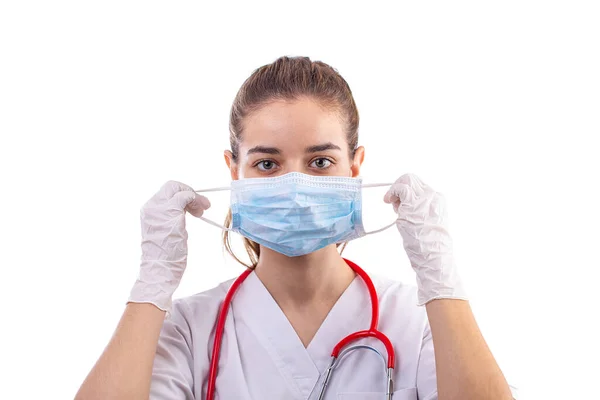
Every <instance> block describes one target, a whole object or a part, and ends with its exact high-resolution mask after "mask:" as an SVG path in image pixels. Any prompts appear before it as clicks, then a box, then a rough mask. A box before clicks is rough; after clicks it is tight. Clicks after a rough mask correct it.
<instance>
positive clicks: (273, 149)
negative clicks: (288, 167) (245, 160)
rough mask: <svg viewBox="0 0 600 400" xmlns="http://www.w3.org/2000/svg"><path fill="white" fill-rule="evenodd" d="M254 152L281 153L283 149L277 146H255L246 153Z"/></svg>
mask: <svg viewBox="0 0 600 400" xmlns="http://www.w3.org/2000/svg"><path fill="white" fill-rule="evenodd" d="M252 153H265V154H281V150H279V149H278V148H277V147H265V146H255V147H253V148H251V149H250V150H248V153H246V155H250V154H252Z"/></svg>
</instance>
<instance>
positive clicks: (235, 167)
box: [223, 150, 238, 181]
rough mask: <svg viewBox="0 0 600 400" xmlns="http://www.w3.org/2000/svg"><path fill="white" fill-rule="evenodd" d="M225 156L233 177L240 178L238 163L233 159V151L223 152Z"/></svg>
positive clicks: (235, 179)
mask: <svg viewBox="0 0 600 400" xmlns="http://www.w3.org/2000/svg"><path fill="white" fill-rule="evenodd" d="M223 155H224V156H225V163H226V164H227V168H229V172H230V173H231V179H232V180H234V181H237V180H238V165H237V163H236V162H235V160H234V159H233V153H232V152H231V151H229V150H225V153H223Z"/></svg>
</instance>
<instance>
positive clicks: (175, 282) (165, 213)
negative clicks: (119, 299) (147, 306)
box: [128, 181, 210, 313]
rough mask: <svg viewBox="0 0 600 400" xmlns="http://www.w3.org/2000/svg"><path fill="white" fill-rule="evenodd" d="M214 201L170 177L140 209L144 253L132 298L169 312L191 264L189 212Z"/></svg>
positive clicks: (194, 212) (197, 213) (197, 212)
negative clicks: (186, 218)
mask: <svg viewBox="0 0 600 400" xmlns="http://www.w3.org/2000/svg"><path fill="white" fill-rule="evenodd" d="M209 207H210V202H209V201H208V199H207V198H206V197H204V196H201V195H199V194H196V193H195V192H194V189H192V188H191V187H189V186H187V185H185V184H183V183H181V182H176V181H168V182H167V183H165V184H164V185H163V186H162V187H161V188H160V190H159V191H158V192H157V193H156V194H155V195H154V196H153V197H152V198H151V199H150V200H148V201H147V202H146V204H144V206H143V207H142V208H141V210H140V220H141V224H142V257H141V263H140V272H139V275H138V278H137V280H136V282H135V284H134V285H133V288H132V289H131V293H130V296H129V300H128V302H133V303H152V304H154V305H155V306H156V307H158V308H160V309H161V310H163V311H167V313H168V312H169V311H170V309H171V304H172V296H173V293H174V292H175V289H177V287H178V286H179V282H180V281H181V277H182V275H183V272H184V271H185V267H186V265H187V254H188V249H187V239H188V233H187V231H186V229H185V212H186V211H188V212H189V213H190V214H192V215H194V216H196V217H200V216H201V215H202V214H203V212H204V210H206V209H208V208H209Z"/></svg>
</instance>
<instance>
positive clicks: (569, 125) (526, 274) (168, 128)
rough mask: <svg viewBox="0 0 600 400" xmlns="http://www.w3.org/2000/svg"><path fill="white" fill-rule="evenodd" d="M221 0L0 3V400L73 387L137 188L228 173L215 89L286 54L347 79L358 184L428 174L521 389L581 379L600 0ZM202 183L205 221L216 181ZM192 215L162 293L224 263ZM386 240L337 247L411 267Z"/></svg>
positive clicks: (226, 267)
mask: <svg viewBox="0 0 600 400" xmlns="http://www.w3.org/2000/svg"><path fill="white" fill-rule="evenodd" d="M218 4H219V5H214V4H212V3H208V2H155V1H143V2H142V1H138V2H131V1H104V2H94V3H92V2H83V1H71V2H67V1H53V2H41V1H40V2H28V1H18V2H17V1H6V2H3V3H2V5H0V61H1V62H0V133H1V135H2V136H1V143H0V163H1V165H0V167H1V169H0V171H1V174H2V181H1V190H2V193H1V196H0V201H1V207H0V213H1V214H0V217H1V219H0V226H1V235H2V236H1V241H0V246H1V254H2V261H1V263H0V267H1V273H0V284H1V289H0V296H2V298H1V302H0V304H1V306H2V312H3V318H2V329H1V331H0V335H1V342H0V343H1V349H2V350H1V355H0V368H1V374H0V398H10V399H34V398H48V399H65V398H72V397H73V396H74V394H75V392H76V391H77V389H78V387H79V385H80V384H81V382H82V381H83V379H84V378H85V376H86V375H87V373H88V372H89V370H90V369H91V368H92V366H93V364H94V363H95V361H96V360H97V358H98V357H99V356H100V354H101V352H102V350H103V349H104V346H105V345H106V344H107V343H108V341H109V339H110V337H111V335H112V333H113V330H114V328H115V327H116V324H117V322H118V320H119V318H120V316H121V313H122V311H123V309H124V305H125V301H126V299H127V296H128V295H129V289H130V288H131V285H132V284H133V282H134V280H135V278H136V275H137V271H138V265H139V257H140V255H141V250H140V246H139V244H140V226H139V210H140V208H141V206H142V205H143V204H144V203H145V202H146V200H148V199H149V198H150V197H151V196H152V195H153V194H154V193H155V192H156V191H157V190H158V189H159V188H160V186H161V185H162V184H163V183H164V182H165V181H167V180H170V179H173V180H178V181H181V182H184V183H186V184H188V185H190V186H192V187H194V188H195V189H203V188H210V187H215V186H226V185H228V184H229V174H228V170H227V168H226V166H225V163H224V161H223V155H222V154H223V150H225V149H226V148H228V117H229V110H230V106H231V103H232V101H233V98H234V96H235V94H236V92H237V90H238V89H239V87H240V85H241V84H242V82H243V81H244V80H245V79H246V78H247V77H248V76H249V75H250V74H251V73H252V71H253V70H254V69H255V68H258V67H260V66H262V65H264V64H267V63H270V62H272V61H274V60H275V59H276V58H277V57H279V56H282V55H289V56H294V55H302V56H309V57H310V58H311V59H312V60H321V61H324V62H326V63H328V64H330V65H332V66H333V67H335V68H337V69H338V71H339V72H340V73H341V74H342V76H343V77H344V78H345V79H346V80H347V81H348V83H349V84H350V87H351V88H352V90H353V93H354V96H355V99H356V102H357V104H358V107H359V112H360V117H361V125H360V138H359V142H360V144H361V145H364V146H365V147H366V159H365V163H364V168H363V170H362V176H363V177H364V180H365V182H367V183H375V182H390V181H394V180H395V179H396V178H398V177H399V176H400V175H402V174H404V173H407V172H413V173H416V174H417V175H418V176H419V177H421V178H422V179H423V180H424V181H425V182H426V183H427V184H429V185H430V186H432V187H433V188H434V189H435V190H437V191H439V192H441V193H443V194H444V195H445V196H446V198H447V201H448V207H449V221H450V229H451V233H452V236H453V239H454V246H455V252H456V257H457V262H458V265H459V268H460V272H461V275H462V277H463V280H464V281H465V284H466V287H467V289H468V291H469V295H470V298H471V305H472V308H473V310H474V312H475V316H476V318H477V321H478V323H479V325H480V327H481V330H482V332H483V334H484V337H485V339H486V340H487V342H488V344H489V346H490V348H491V349H492V352H493V354H494V355H495V357H496V359H497V360H498V362H499V364H500V366H501V368H502V369H503V371H504V373H505V375H506V376H507V378H508V380H509V382H510V383H511V384H512V385H514V386H517V387H518V388H519V394H520V396H521V397H520V398H521V399H566V398H569V399H577V398H595V396H596V395H598V386H597V379H598V373H599V372H600V369H599V368H598V356H599V354H598V353H599V351H598V350H599V345H598V338H599V337H600V331H599V328H598V315H599V314H600V313H599V312H598V299H597V297H596V296H597V291H598V276H599V274H598V268H599V267H600V261H599V257H598V250H599V249H600V245H599V241H600V235H599V233H598V228H599V226H600V215H599V214H600V212H599V211H598V210H599V208H598V204H599V201H600V196H599V194H598V172H599V171H600V165H599V161H598V149H599V145H598V135H599V134H600V123H599V113H600V79H599V76H600V73H599V71H600V59H599V51H600V50H599V49H600V40H599V38H600V29H599V24H598V21H599V20H600V15H599V12H598V6H597V2H593V1H588V2H584V1H523V0H519V1H503V2H482V1H460V0H458V1H452V2H450V1H444V2H441V1H422V2H388V3H383V2H368V3H367V2H364V1H362V2H357V3H356V4H355V3H351V2H347V1H344V2H316V1H314V2H313V1H303V2H281V1H278V2H275V1H273V2H264V1H259V2H256V1H252V2H240V3H232V2H230V1H223V2H219V3H218ZM367 4H368V5H367ZM384 192H385V189H369V191H368V192H366V193H365V197H366V203H367V206H366V211H365V218H366V220H367V222H366V224H367V227H369V226H371V227H373V228H375V227H377V226H378V225H384V224H386V223H387V222H388V220H389V219H390V218H393V211H392V210H391V206H390V205H387V204H385V203H383V201H382V197H383V193H384ZM209 198H210V199H211V201H212V203H213V208H212V209H211V210H209V211H208V212H207V214H206V215H207V216H208V217H212V218H213V219H215V220H218V221H222V220H223V218H224V216H225V213H226V210H227V205H228V204H227V203H228V193H227V192H222V193H217V194H211V195H209ZM187 221H188V224H187V226H188V232H189V258H188V269H187V271H186V275H185V276H184V279H183V282H182V283H181V286H180V288H179V289H178V291H177V292H176V294H175V297H181V296H186V295H190V294H192V293H196V292H199V291H202V290H205V289H208V288H211V287H213V286H214V285H216V284H217V283H219V282H221V281H223V280H226V279H229V278H232V277H234V276H236V275H238V274H239V273H240V272H241V271H242V267H240V266H239V265H236V264H235V263H234V262H233V261H232V260H231V259H230V258H229V257H228V256H225V255H224V254H223V251H222V247H221V244H220V231H219V230H218V229H217V228H215V227H212V226H209V225H207V224H206V223H204V222H202V221H200V220H197V219H194V218H193V217H191V216H190V215H188V218H187ZM401 243H402V242H401V237H400V235H399V233H398V232H397V231H396V230H395V228H392V229H389V230H387V231H385V232H383V233H380V234H378V235H375V236H370V237H366V238H363V239H359V240H357V241H355V242H352V243H351V244H350V245H349V246H348V248H347V251H346V252H345V255H346V256H347V257H348V258H350V259H353V260H354V261H356V262H358V263H359V264H360V265H362V266H363V267H364V268H365V269H366V270H367V271H368V272H369V273H373V274H376V273H380V274H384V275H387V276H390V277H393V278H396V279H399V280H405V281H407V282H410V283H414V275H413V272H412V270H411V268H410V264H409V263H408V259H407V256H406V254H405V253H404V250H403V248H402V246H401ZM388 318H389V316H388Z"/></svg>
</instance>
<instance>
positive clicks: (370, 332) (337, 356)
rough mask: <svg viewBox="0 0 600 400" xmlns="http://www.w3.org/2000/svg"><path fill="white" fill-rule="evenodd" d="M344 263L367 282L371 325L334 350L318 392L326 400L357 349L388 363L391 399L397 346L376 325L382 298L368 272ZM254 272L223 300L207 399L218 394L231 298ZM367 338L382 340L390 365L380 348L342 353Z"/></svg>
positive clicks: (320, 398)
mask: <svg viewBox="0 0 600 400" xmlns="http://www.w3.org/2000/svg"><path fill="white" fill-rule="evenodd" d="M344 261H346V263H347V264H348V266H349V267H350V268H352V269H353V270H354V272H356V273H357V274H358V275H360V277H361V278H362V279H363V281H364V282H365V285H366V286H367V289H369V296H370V297H371V326H370V327H369V329H367V330H364V331H358V332H354V333H351V334H350V335H348V336H346V337H345V338H343V339H342V340H341V341H340V342H339V343H338V344H337V345H336V346H335V347H334V348H333V351H332V352H331V363H330V364H329V367H328V368H327V370H326V371H325V380H324V381H323V384H322V386H321V392H320V393H319V400H323V398H324V396H325V389H327V384H328V383H329V380H330V379H331V376H332V375H333V370H334V369H335V368H336V366H337V365H338V364H339V360H341V359H342V357H343V356H344V355H346V354H347V353H348V352H349V351H351V350H355V349H368V350H372V351H374V352H375V353H377V354H379V356H381V358H382V360H383V362H384V363H385V366H386V371H387V388H386V399H387V400H391V399H392V395H393V392H394V379H393V372H394V365H395V355H394V347H393V346H392V342H390V339H388V337H387V336H385V335H384V334H383V333H382V332H380V331H379V330H378V329H377V326H378V324H379V299H378V298H377V291H376V290H375V286H374V285H373V281H371V278H369V275H367V273H366V272H365V271H363V269H362V268H360V267H359V266H358V265H356V264H355V263H353V262H352V261H349V260H346V259H345V258H344ZM252 271H253V269H247V270H246V271H244V272H243V273H242V274H241V275H240V276H239V277H238V278H237V279H236V280H235V282H233V285H231V288H230V289H229V291H228V292H227V295H226V296H225V300H224V301H223V304H222V305H221V309H220V310H219V316H218V318H217V330H216V332H215V342H214V346H213V351H212V357H211V361H210V369H209V378H208V391H207V395H206V399H207V400H213V397H214V393H215V381H216V379H217V366H218V363H219V353H220V350H221V342H222V340H223V330H224V328H225V319H226V318H227V312H228V311H229V305H230V304H231V299H232V298H233V296H234V295H235V292H236V291H237V289H238V288H239V286H240V285H241V283H242V282H243V281H244V280H245V279H246V278H247V277H248V275H250V273H252ZM367 337H374V338H376V339H379V340H380V341H381V342H382V343H383V345H384V346H385V349H386V351H387V363H386V362H385V358H384V357H383V355H382V354H381V353H380V352H379V351H378V350H377V349H375V348H373V347H372V346H367V345H356V346H352V347H348V348H346V349H345V350H344V351H342V349H343V348H344V347H346V346H347V345H349V344H350V343H351V342H354V341H356V340H359V339H363V338H367Z"/></svg>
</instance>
